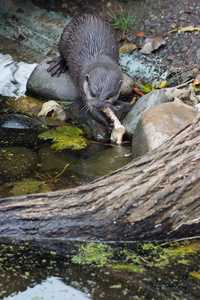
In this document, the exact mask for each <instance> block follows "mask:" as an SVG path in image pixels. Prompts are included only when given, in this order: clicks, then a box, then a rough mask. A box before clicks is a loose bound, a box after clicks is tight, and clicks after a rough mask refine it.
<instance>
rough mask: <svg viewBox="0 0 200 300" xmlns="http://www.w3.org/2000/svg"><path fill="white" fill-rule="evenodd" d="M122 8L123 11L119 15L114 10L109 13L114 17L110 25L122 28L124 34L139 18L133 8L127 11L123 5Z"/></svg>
mask: <svg viewBox="0 0 200 300" xmlns="http://www.w3.org/2000/svg"><path fill="white" fill-rule="evenodd" d="M120 10H121V13H120V14H119V15H115V13H114V12H113V11H111V13H109V15H110V16H111V18H112V20H111V21H110V25H111V26H112V27H113V28H115V29H118V30H120V31H121V32H122V35H124V34H125V33H126V31H127V30H129V29H130V28H131V27H132V26H133V25H134V24H135V23H136V22H137V19H136V18H135V16H134V14H133V12H132V10H130V11H129V12H127V11H126V10H124V9H122V8H121V7H120Z"/></svg>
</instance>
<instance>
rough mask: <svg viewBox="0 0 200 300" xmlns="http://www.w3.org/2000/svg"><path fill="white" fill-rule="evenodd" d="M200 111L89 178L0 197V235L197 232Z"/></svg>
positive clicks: (43, 237)
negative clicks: (150, 146) (156, 142)
mask: <svg viewBox="0 0 200 300" xmlns="http://www.w3.org/2000/svg"><path fill="white" fill-rule="evenodd" d="M199 222H200V115H198V116H197V118H196V119H195V120H194V121H193V122H192V124H186V125H185V126H184V128H182V129H181V130H180V131H179V132H178V133H177V134H175V135H174V136H172V137H171V138H170V139H168V140H167V141H166V142H165V143H164V144H163V145H161V146H160V147H159V148H157V149H155V150H154V151H151V152H149V153H148V154H146V155H144V156H143V157H141V158H138V159H135V160H133V161H132V162H131V163H129V164H128V165H126V166H124V167H123V168H121V169H119V170H117V171H115V172H113V173H111V174H109V175H107V176H104V177H103V178H100V179H98V180H96V181H94V182H92V183H90V184H87V185H84V186H80V187H77V188H73V189H69V190H62V191H56V192H51V193H45V194H30V195H24V196H19V197H10V198H5V199H0V237H1V238H6V239H7V238H9V239H15V240H34V241H37V240H38V241H43V242H45V241H49V242H51V243H54V241H63V242H66V241H72V240H73V241H78V240H90V241H120V242H121V241H139V240H140V241H141V240H142V241H146V240H157V241H159V240H166V239H176V238H186V237H190V236H197V235H199V233H200V224H199Z"/></svg>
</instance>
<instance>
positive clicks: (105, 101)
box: [47, 13, 123, 132]
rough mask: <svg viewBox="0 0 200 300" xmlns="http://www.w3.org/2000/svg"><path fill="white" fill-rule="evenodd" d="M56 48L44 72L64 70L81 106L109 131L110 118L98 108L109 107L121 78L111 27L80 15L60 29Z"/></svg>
mask: <svg viewBox="0 0 200 300" xmlns="http://www.w3.org/2000/svg"><path fill="white" fill-rule="evenodd" d="M58 49H59V52H60V57H56V58H53V59H51V60H50V61H48V62H47V63H48V64H50V66H49V68H48V69H47V71H48V72H50V74H51V75H52V76H54V75H56V76H59V75H60V74H61V73H63V72H65V71H66V70H67V69H68V70H69V73H70V75H71V76H72V78H73V80H74V82H75V84H76V85H77V87H78V90H79V93H80V96H81V98H82V101H83V104H84V108H85V109H86V110H87V111H89V113H90V114H91V115H92V116H93V118H94V119H95V120H96V121H97V122H99V123H101V124H103V125H105V126H106V127H107V129H108V131H109V132H111V131H112V127H113V121H112V120H111V119H110V118H109V117H108V116H107V115H106V114H105V113H103V111H102V110H103V109H104V110H105V108H107V107H110V108H112V104H113V103H114V102H115V101H116V100H117V98H118V96H119V93H120V89H121V85H122V81H123V76H122V72H121V70H120V68H119V66H118V59H119V50H118V42H117V38H116V35H115V32H114V30H113V29H112V28H111V27H110V26H109V25H108V24H107V23H106V22H105V21H104V20H103V19H102V18H101V17H100V16H98V15H96V14H93V13H84V14H81V15H79V16H77V17H75V18H74V19H73V20H72V21H71V22H70V23H69V24H68V25H67V26H66V27H65V29H64V30H63V33H62V35H61V38H60V42H59V46H58Z"/></svg>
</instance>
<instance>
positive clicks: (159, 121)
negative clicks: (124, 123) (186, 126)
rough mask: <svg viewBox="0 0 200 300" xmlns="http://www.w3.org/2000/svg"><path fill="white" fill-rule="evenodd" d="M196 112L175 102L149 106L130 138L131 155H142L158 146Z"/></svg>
mask: <svg viewBox="0 0 200 300" xmlns="http://www.w3.org/2000/svg"><path fill="white" fill-rule="evenodd" d="M197 114H198V112H197V111H196V110H195V109H194V108H192V107H191V106H189V105H186V104H182V103H175V102H168V103H163V104H160V105H156V106H154V107H151V108H149V109H148V110H147V111H146V112H145V113H144V114H143V115H142V117H141V119H140V120H139V122H138V124H137V127H136V130H135V132H134V135H133V138H132V155H133V157H138V156H142V155H144V154H145V153H147V152H148V151H151V150H153V149H155V148H157V147H158V146H160V145H161V144H162V143H163V142H164V141H165V140H166V139H167V138H168V137H170V136H171V135H173V134H175V133H176V132H177V131H178V130H179V129H180V128H181V126H182V125H183V123H184V122H187V121H190V120H193V119H194V118H195V117H196V116H197Z"/></svg>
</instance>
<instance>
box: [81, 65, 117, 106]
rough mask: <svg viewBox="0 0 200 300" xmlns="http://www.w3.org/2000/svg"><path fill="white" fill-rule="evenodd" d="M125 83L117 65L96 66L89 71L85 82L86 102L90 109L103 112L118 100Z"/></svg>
mask: <svg viewBox="0 0 200 300" xmlns="http://www.w3.org/2000/svg"><path fill="white" fill-rule="evenodd" d="M122 81H123V76H122V72H121V71H120V69H119V67H118V66H117V65H113V66H106V65H104V66H95V67H93V68H92V69H90V70H88V72H87V74H86V75H85V79H84V82H83V91H84V98H85V102H86V103H87V106H88V108H89V109H97V110H101V109H103V108H106V107H109V106H111V105H112V104H113V103H114V102H115V101H116V100H117V98H118V96H119V93H120V89H121V85H122Z"/></svg>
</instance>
